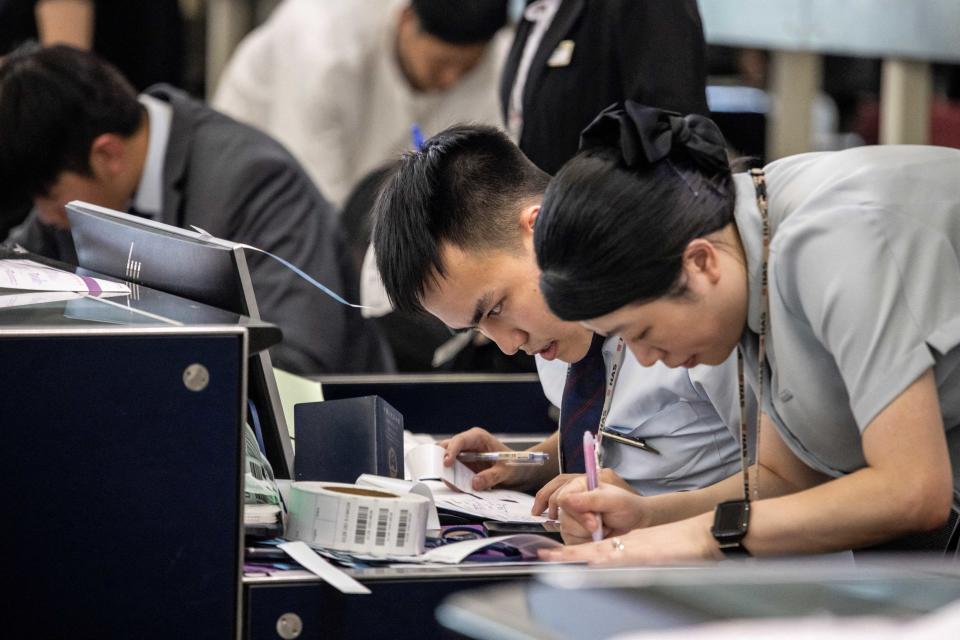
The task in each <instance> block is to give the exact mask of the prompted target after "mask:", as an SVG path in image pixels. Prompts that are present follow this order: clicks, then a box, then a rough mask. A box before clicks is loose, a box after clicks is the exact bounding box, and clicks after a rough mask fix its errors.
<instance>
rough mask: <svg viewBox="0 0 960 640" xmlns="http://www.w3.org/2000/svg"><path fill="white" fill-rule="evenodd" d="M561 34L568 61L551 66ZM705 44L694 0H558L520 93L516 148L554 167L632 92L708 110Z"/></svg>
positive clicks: (521, 37)
mask: <svg viewBox="0 0 960 640" xmlns="http://www.w3.org/2000/svg"><path fill="white" fill-rule="evenodd" d="M530 29H531V23H530V22H528V21H526V20H524V21H522V22H521V23H520V24H519V25H518V27H517V35H516V37H515V39H514V41H513V46H512V48H511V50H510V54H509V55H508V57H507V62H506V64H505V66H504V71H503V77H502V81H501V85H500V99H501V106H502V108H503V113H504V121H506V116H507V106H508V101H509V99H510V92H511V90H512V88H513V84H514V82H515V81H516V76H517V67H518V66H519V64H520V57H521V55H522V54H523V47H524V44H525V43H526V41H527V37H528V36H529V34H530ZM563 40H572V41H573V43H574V49H573V56H572V58H571V60H570V64H568V65H566V66H563V67H549V66H547V61H548V60H549V58H550V55H551V54H552V53H553V51H554V50H555V49H556V48H557V45H558V44H559V43H560V42H561V41H563ZM705 84H706V62H705V44H704V40H703V27H702V26H701V24H700V14H699V12H698V10H697V3H696V0H563V2H562V3H561V5H560V8H559V9H558V11H557V14H556V15H555V16H554V19H553V22H552V23H551V24H550V27H549V28H548V29H547V32H546V34H544V38H543V40H542V41H541V42H540V46H539V47H538V48H537V51H536V54H535V55H534V58H533V62H532V64H531V65H530V72H529V75H528V76H527V83H526V86H525V87H524V92H523V130H522V133H521V137H520V141H519V144H520V149H521V150H523V152H524V153H525V154H526V155H527V157H529V158H530V159H531V160H532V161H533V162H534V163H535V164H536V165H537V166H539V167H540V168H541V169H543V170H544V171H546V172H547V173H549V174H551V175H552V174H554V173H556V172H557V170H558V169H559V168H560V167H561V165H563V163H564V162H566V161H567V160H569V159H570V158H571V157H573V155H574V154H575V153H576V151H577V145H578V144H579V140H580V131H582V130H583V128H584V127H586V126H587V125H588V124H590V122H591V121H592V120H593V118H594V117H595V116H596V115H597V114H598V113H599V112H600V111H602V110H603V109H604V108H606V107H608V106H609V105H611V104H613V103H614V102H617V101H621V100H626V99H627V98H632V99H634V100H637V101H640V102H643V103H645V104H649V105H652V106H656V107H660V108H664V109H671V110H673V111H679V112H681V113H702V114H704V115H707V113H708V112H707V101H706V95H705V91H704V86H705Z"/></svg>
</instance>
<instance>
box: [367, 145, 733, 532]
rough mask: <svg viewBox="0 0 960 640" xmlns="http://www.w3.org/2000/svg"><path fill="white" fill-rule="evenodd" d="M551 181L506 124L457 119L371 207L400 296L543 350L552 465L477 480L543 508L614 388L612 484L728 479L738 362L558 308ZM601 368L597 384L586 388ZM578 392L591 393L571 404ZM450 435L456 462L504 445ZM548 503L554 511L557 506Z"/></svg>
mask: <svg viewBox="0 0 960 640" xmlns="http://www.w3.org/2000/svg"><path fill="white" fill-rule="evenodd" d="M548 180H549V176H548V175H547V174H546V173H544V172H543V171H541V170H540V169H538V168H537V167H536V166H535V165H534V164H533V163H531V162H530V161H529V160H528V159H527V158H526V157H525V156H524V155H523V154H522V153H521V152H520V150H519V149H518V148H517V147H516V145H514V144H513V143H512V142H511V141H510V140H509V139H508V138H507V136H506V135H505V134H504V133H503V132H502V131H499V130H497V129H494V128H491V127H484V126H455V127H451V128H449V129H446V130H444V131H442V132H441V133H439V134H437V135H436V136H434V137H432V138H430V139H428V140H427V141H426V142H425V143H424V144H423V146H422V147H421V148H420V149H419V150H417V151H412V152H409V153H407V154H405V155H404V156H403V157H402V158H401V160H400V162H399V164H398V166H397V168H396V169H395V170H394V171H393V172H392V174H391V175H390V176H388V178H387V179H386V181H385V183H384V186H383V188H382V191H381V193H380V194H379V198H378V201H377V204H376V207H375V210H374V216H375V222H374V232H373V246H374V252H375V254H376V259H377V267H378V269H379V272H380V274H381V276H382V278H383V282H384V286H385V289H386V292H387V294H388V296H389V297H390V299H391V302H392V303H393V305H394V306H395V307H396V308H399V309H403V310H411V311H413V310H419V311H423V310H426V311H427V312H429V313H431V314H432V315H434V316H436V317H437V318H439V319H440V320H442V321H443V322H444V323H445V324H446V325H447V326H449V327H451V328H452V329H454V330H474V329H475V330H478V331H480V332H482V333H483V334H484V335H486V336H487V337H489V338H490V339H491V340H493V341H494V342H496V343H497V345H498V346H499V347H500V349H501V350H503V352H504V353H507V354H512V353H515V352H517V351H519V350H523V351H525V352H527V353H529V354H531V355H534V354H535V355H536V361H537V367H538V370H539V374H540V379H541V383H542V384H543V388H544V392H545V393H546V394H547V396H548V397H549V398H550V400H551V401H552V402H553V403H555V404H556V405H557V406H559V407H561V412H560V413H561V416H560V430H559V431H558V432H557V433H554V434H553V435H552V436H550V437H549V438H548V439H547V440H545V441H544V442H543V443H541V444H539V445H537V446H535V447H534V450H536V451H545V452H548V453H550V456H551V464H549V465H544V466H542V467H532V466H508V465H506V464H504V463H498V464H496V465H494V466H489V467H488V466H482V465H480V464H478V465H477V466H476V467H475V468H476V469H477V470H479V471H480V473H478V474H477V475H476V477H475V478H474V488H475V489H477V490H481V489H487V488H490V487H492V486H495V485H504V486H512V487H515V488H521V489H527V490H530V489H540V492H539V493H538V495H537V499H536V501H535V504H534V511H535V512H536V513H539V512H541V511H542V510H543V508H544V507H545V506H547V505H548V503H549V502H550V497H551V496H552V495H553V493H554V492H555V491H556V489H557V488H559V487H560V486H562V485H563V483H564V482H566V481H568V480H569V479H570V478H571V476H570V475H560V476H557V473H558V472H559V471H560V468H559V467H558V466H557V457H558V456H557V453H558V452H559V453H561V456H562V458H563V467H562V468H563V470H564V471H567V472H582V471H583V459H582V450H583V449H582V443H583V433H584V431H585V430H591V431H594V432H596V431H597V429H598V427H599V422H600V420H601V417H600V416H601V405H602V404H603V402H602V401H603V398H604V392H605V390H606V391H607V392H613V388H614V387H616V391H615V393H613V395H612V401H611V402H610V404H609V420H608V421H607V423H606V425H605V426H604V428H602V429H601V432H602V433H601V441H602V443H603V448H604V451H605V454H604V455H605V460H606V461H607V462H608V463H609V467H610V468H609V469H608V470H607V474H606V475H605V476H604V479H605V481H607V482H613V483H616V484H617V485H618V486H621V487H624V489H625V490H627V491H629V490H630V487H632V488H633V489H636V490H639V491H641V492H642V493H644V494H647V495H652V494H657V493H663V492H669V491H679V490H689V489H694V488H697V487H703V486H707V485H709V484H712V483H714V482H716V481H718V480H720V479H721V478H722V477H726V476H727V475H729V474H730V473H732V472H733V471H734V470H736V468H737V462H738V461H737V455H738V448H737V444H736V441H735V439H734V438H732V437H731V432H732V431H733V430H734V429H735V428H736V424H737V422H736V421H737V420H738V417H734V416H738V414H737V412H736V407H738V406H739V405H738V404H737V402H736V399H735V389H736V385H735V380H736V376H735V370H736V362H735V361H734V360H731V361H730V362H728V363H724V364H723V366H721V367H698V368H696V369H691V370H689V371H680V370H672V369H668V368H667V367H664V366H663V365H657V366H654V367H650V368H644V367H641V366H640V365H639V364H638V363H637V361H636V360H635V359H634V358H633V357H632V356H631V355H629V354H627V353H626V349H624V348H623V344H622V342H620V341H619V340H618V339H617V338H609V339H604V338H602V337H595V336H594V334H593V333H592V332H591V331H588V330H587V329H585V328H583V327H581V326H580V325H578V324H577V323H575V322H563V321H560V320H559V319H558V318H557V317H556V316H555V315H553V314H552V313H550V312H549V311H548V310H547V308H546V305H545V303H544V300H543V297H542V296H541V295H540V292H539V291H538V289H537V279H538V277H539V275H540V274H539V271H538V269H537V266H536V263H535V261H534V254H533V244H532V243H533V229H534V227H535V224H536V220H537V214H538V212H539V209H540V201H541V198H542V197H543V193H544V189H545V188H546V185H547V182H548ZM568 363H575V364H572V365H568ZM590 363H592V366H591V367H590V368H587V369H585V368H584V367H583V366H582V365H584V364H590ZM616 372H619V373H616ZM593 374H595V377H593V379H594V380H595V384H594V386H593V387H591V388H590V390H589V391H587V392H586V393H579V391H580V390H581V389H582V385H581V384H580V382H582V381H584V380H587V379H590V378H591V377H592V375H593ZM571 378H576V381H571ZM571 397H580V398H581V399H586V400H587V402H581V403H574V404H573V405H571V404H570V402H569V400H570V398H571ZM591 399H592V400H595V402H593V403H590V402H589V401H590V400H591ZM711 402H713V403H715V404H716V405H717V406H718V407H719V408H720V409H719V411H720V414H721V415H725V416H728V421H727V424H729V428H728V427H727V426H725V424H724V420H722V419H721V418H720V416H718V410H717V409H714V404H711ZM588 406H589V407H591V408H592V409H593V412H592V417H588V416H590V415H591V411H590V409H589V408H588ZM580 417H584V419H582V420H581V419H580ZM568 436H569V437H568ZM442 444H443V445H444V446H445V447H446V449H447V455H446V458H445V462H446V464H448V465H450V464H452V463H453V460H454V459H455V458H456V456H457V455H458V454H459V453H460V452H461V451H481V452H483V451H503V450H507V447H506V446H505V445H503V443H501V442H500V441H499V440H497V439H496V438H495V437H493V436H492V435H491V434H490V433H488V432H487V431H485V430H484V429H480V428H474V429H471V430H469V431H466V432H464V433H461V434H459V435H457V436H455V437H453V438H452V439H450V440H448V441H446V442H444V443H442ZM578 455H579V457H578ZM612 471H615V472H616V474H614V473H612ZM618 475H619V476H621V477H622V478H623V479H625V480H626V481H627V482H623V480H621V479H620V478H619V477H617V476H618ZM550 511H551V512H552V513H553V514H554V515H555V513H556V509H555V505H554V506H553V507H552V508H551V509H550Z"/></svg>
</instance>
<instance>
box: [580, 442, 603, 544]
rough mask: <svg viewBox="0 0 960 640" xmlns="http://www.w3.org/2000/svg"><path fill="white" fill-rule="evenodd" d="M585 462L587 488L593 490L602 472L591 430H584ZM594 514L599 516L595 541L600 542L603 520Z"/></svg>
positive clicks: (598, 484) (594, 531)
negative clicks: (598, 468) (599, 468)
mask: <svg viewBox="0 0 960 640" xmlns="http://www.w3.org/2000/svg"><path fill="white" fill-rule="evenodd" d="M583 464H584V467H585V468H586V471H587V490H589V491H593V490H594V489H596V488H597V487H599V486H600V473H599V471H598V470H597V467H598V465H597V444H596V441H595V440H594V439H593V434H592V433H590V432H589V431H584V432H583ZM594 515H595V516H596V517H597V528H596V529H594V530H593V541H594V542H600V541H601V540H603V521H602V520H601V519H600V514H599V513H596V514H594Z"/></svg>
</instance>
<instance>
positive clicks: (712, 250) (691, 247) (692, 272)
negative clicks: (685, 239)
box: [683, 238, 720, 284]
mask: <svg viewBox="0 0 960 640" xmlns="http://www.w3.org/2000/svg"><path fill="white" fill-rule="evenodd" d="M717 252H718V249H717V246H716V245H715V244H713V243H712V242H710V240H707V239H706V238H695V239H693V240H691V241H690V242H689V243H687V247H686V249H684V250H683V269H684V272H685V273H686V275H687V278H688V279H689V278H691V277H703V278H706V279H707V281H708V282H709V283H710V284H716V283H717V282H719V281H720V261H719V256H718V255H717Z"/></svg>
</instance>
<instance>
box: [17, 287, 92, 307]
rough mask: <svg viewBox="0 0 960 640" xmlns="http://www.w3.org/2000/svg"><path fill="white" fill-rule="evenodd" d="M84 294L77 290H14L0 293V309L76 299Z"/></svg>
mask: <svg viewBox="0 0 960 640" xmlns="http://www.w3.org/2000/svg"><path fill="white" fill-rule="evenodd" d="M84 295H86V294H83V293H80V292H78V291H15V292H12V293H11V292H6V293H0V309H9V308H11V307H26V306H28V305H32V304H44V303H46V302H60V301H62V300H76V299H77V298H82V297H83V296H84Z"/></svg>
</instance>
